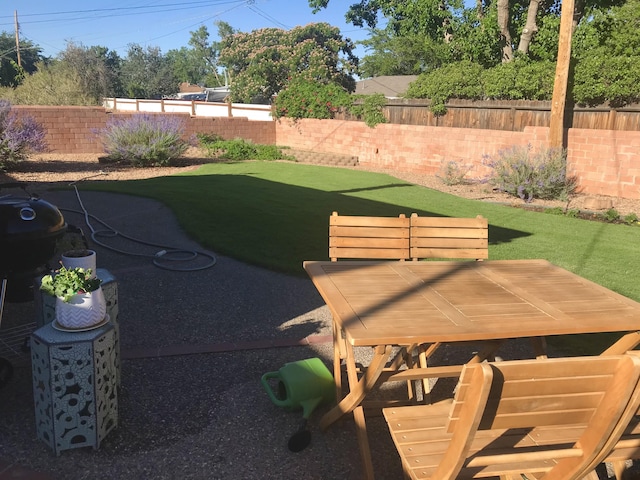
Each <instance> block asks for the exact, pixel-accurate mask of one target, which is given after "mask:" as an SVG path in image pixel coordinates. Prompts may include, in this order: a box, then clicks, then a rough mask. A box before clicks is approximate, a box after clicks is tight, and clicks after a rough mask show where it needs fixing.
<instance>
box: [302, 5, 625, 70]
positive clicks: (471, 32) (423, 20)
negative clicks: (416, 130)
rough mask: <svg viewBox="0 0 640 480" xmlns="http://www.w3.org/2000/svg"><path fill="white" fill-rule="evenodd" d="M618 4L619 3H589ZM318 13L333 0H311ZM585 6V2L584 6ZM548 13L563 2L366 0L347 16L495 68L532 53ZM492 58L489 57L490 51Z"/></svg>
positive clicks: (554, 12) (357, 22)
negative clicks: (427, 41)
mask: <svg viewBox="0 0 640 480" xmlns="http://www.w3.org/2000/svg"><path fill="white" fill-rule="evenodd" d="M584 1H585V2H586V1H590V2H598V1H603V2H609V3H611V2H615V1H619V0H584ZM308 3H309V6H311V7H312V8H313V11H314V12H317V11H318V10H320V9H322V8H325V7H326V6H327V5H328V3H329V0H308ZM583 3H584V2H583ZM547 15H551V16H559V0H551V1H549V2H540V0H529V2H520V1H516V0H496V1H491V0H476V3H475V5H474V6H473V7H472V8H467V7H466V6H465V3H464V2H463V1H461V0H450V1H447V0H361V1H360V2H359V3H354V4H352V5H350V6H349V8H348V10H347V12H346V14H345V18H346V20H347V22H350V23H353V24H354V25H357V26H365V25H366V26H369V27H370V28H375V27H376V25H377V24H378V22H379V20H380V19H381V18H382V17H384V18H385V19H386V20H387V27H386V29H387V30H388V31H389V32H390V34H391V35H393V36H396V37H398V38H401V39H404V38H407V37H411V36H412V35H418V36H423V37H428V38H431V39H432V40H434V41H436V42H439V43H442V44H444V45H447V46H449V47H450V49H451V56H450V60H449V61H460V60H469V61H474V62H479V63H481V64H483V65H487V66H492V65H495V64H497V63H500V62H502V61H511V60H513V58H514V56H515V55H514V51H515V50H516V47H517V51H518V53H519V54H522V55H528V53H529V48H530V46H531V45H532V42H534V41H535V38H536V35H537V34H538V33H539V32H540V30H541V28H543V27H544V26H546V24H543V26H542V27H540V26H539V25H538V21H539V20H540V19H541V18H544V17H545V16H547ZM488 52H491V54H492V55H493V57H492V58H491V59H488V58H487V57H486V55H487V53H488Z"/></svg>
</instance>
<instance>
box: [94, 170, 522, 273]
mask: <svg viewBox="0 0 640 480" xmlns="http://www.w3.org/2000/svg"><path fill="white" fill-rule="evenodd" d="M258 175H259V173H255V176H254V174H253V172H248V173H244V174H240V175H237V174H213V175H199V174H195V175H193V174H192V175H184V176H170V177H159V178H152V179H146V180H134V181H120V182H87V183H86V184H85V185H84V188H87V189H91V190H93V189H96V190H106V191H111V192H117V193H125V194H132V195H139V196H145V197H150V198H154V199H157V200H159V201H161V202H163V203H164V204H165V205H167V206H168V207H169V208H171V209H172V210H173V212H174V213H175V215H176V217H177V219H178V221H179V223H180V225H181V226H182V228H184V229H185V231H186V232H187V233H188V234H189V235H190V236H191V237H192V238H193V239H194V240H196V241H197V242H199V243H200V244H202V245H203V246H205V247H206V248H209V249H212V250H214V251H216V252H218V253H220V254H223V255H228V256H230V257H233V258H236V259H239V260H242V261H246V262H249V263H252V264H255V265H259V266H262V267H266V268H269V269H273V270H279V271H284V272H286V273H292V274H297V275H304V271H303V270H302V262H303V261H304V260H323V259H327V258H328V224H329V216H330V215H331V213H332V212H333V211H338V212H339V213H340V214H341V215H375V216H397V215H398V214H400V213H404V214H405V215H407V216H409V215H411V213H413V212H416V213H418V214H419V215H423V216H430V215H431V216H433V215H439V216H441V214H438V213H434V212H430V211H428V210H426V209H415V208H407V207H405V206H402V205H401V203H406V202H407V199H406V195H405V193H406V191H407V187H412V188H419V187H413V186H411V185H408V184H403V183H389V184H386V185H374V186H371V187H360V188H353V189H349V190H336V191H326V190H321V189H316V188H311V187H301V186H295V185H291V184H288V183H283V182H277V181H273V180H267V179H263V178H258ZM383 189H386V190H387V191H386V192H385V193H384V194H381V193H379V192H380V191H381V190H383ZM372 190H376V191H377V194H378V195H379V196H381V197H384V198H385V200H386V201H379V200H372V199H367V198H362V197H361V196H356V195H357V193H363V195H366V192H368V191H372ZM460 202H461V203H460V204H461V205H462V208H460V209H459V210H458V211H456V213H455V216H470V217H473V216H476V215H478V214H479V213H481V212H480V209H477V210H474V209H475V203H473V202H468V201H463V200H460ZM440 210H442V208H441V209H440ZM489 222H491V219H489ZM528 235H530V233H528V232H523V231H517V230H512V229H508V228H502V227H495V226H490V229H489V241H490V243H491V244H492V245H496V244H499V243H504V242H510V241H512V240H514V239H516V238H520V237H524V236H528Z"/></svg>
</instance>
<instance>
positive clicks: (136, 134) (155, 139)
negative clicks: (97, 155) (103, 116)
mask: <svg viewBox="0 0 640 480" xmlns="http://www.w3.org/2000/svg"><path fill="white" fill-rule="evenodd" d="M183 132H184V121H183V120H182V119H180V118H178V117H174V116H171V115H149V114H136V115H132V116H127V117H124V116H122V117H120V116H119V117H112V118H110V119H109V120H108V121H107V125H106V127H105V128H104V129H103V130H101V131H100V132H99V133H98V134H99V136H100V137H101V139H102V143H103V145H104V150H105V152H106V153H107V157H108V159H109V160H112V161H122V162H126V163H130V164H131V165H133V166H135V167H148V166H152V165H153V166H168V165H170V164H171V160H173V159H175V158H178V157H180V155H182V154H183V153H184V152H185V151H186V150H187V148H188V146H189V145H188V143H187V142H185V141H184V140H183V139H182V135H183Z"/></svg>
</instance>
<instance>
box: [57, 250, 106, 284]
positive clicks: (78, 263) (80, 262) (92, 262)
mask: <svg viewBox="0 0 640 480" xmlns="http://www.w3.org/2000/svg"><path fill="white" fill-rule="evenodd" d="M74 251H78V250H72V251H70V252H65V253H63V254H62V256H61V260H60V261H61V262H62V266H63V267H64V268H66V269H68V270H70V269H72V268H84V269H85V270H87V269H89V268H90V269H91V278H96V268H97V266H96V252H94V251H93V250H87V252H89V255H86V256H82V257H76V256H73V254H72V252H74Z"/></svg>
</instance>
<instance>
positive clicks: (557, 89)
mask: <svg viewBox="0 0 640 480" xmlns="http://www.w3.org/2000/svg"><path fill="white" fill-rule="evenodd" d="M574 8H575V2H574V0H562V12H561V13H560V38H559V40H558V60H557V62H556V76H555V80H554V83H553V98H552V100H551V121H550V125H549V146H550V147H551V148H554V147H556V148H562V147H564V110H565V105H566V103H567V83H568V81H569V63H570V62H571V34H572V33H573V10H574Z"/></svg>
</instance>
